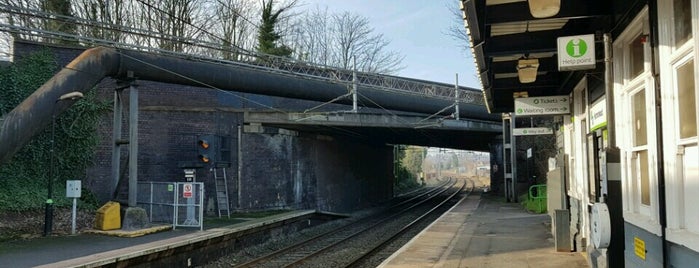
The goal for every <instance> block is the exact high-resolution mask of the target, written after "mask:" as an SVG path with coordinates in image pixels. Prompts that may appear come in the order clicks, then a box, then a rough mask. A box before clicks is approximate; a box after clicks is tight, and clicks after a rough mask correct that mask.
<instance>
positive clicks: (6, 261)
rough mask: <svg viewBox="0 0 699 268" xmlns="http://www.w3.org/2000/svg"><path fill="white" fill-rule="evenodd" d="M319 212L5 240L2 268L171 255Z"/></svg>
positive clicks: (112, 263)
mask: <svg viewBox="0 0 699 268" xmlns="http://www.w3.org/2000/svg"><path fill="white" fill-rule="evenodd" d="M315 213H316V211H314V210H302V211H291V212H286V213H281V214H277V215H273V216H269V217H264V218H257V219H248V220H245V221H242V222H240V223H237V224H233V225H228V226H214V225H212V226H209V227H207V226H204V227H205V229H204V230H203V231H199V228H177V229H175V230H169V231H165V232H157V233H151V234H148V235H143V236H138V237H128V236H123V235H118V234H116V235H103V234H94V233H81V234H78V235H74V236H51V237H42V238H38V239H32V240H25V241H11V242H5V243H0V267H13V268H18V267H99V266H115V265H116V263H117V262H120V261H122V260H125V259H132V258H139V257H143V256H147V255H148V254H151V253H154V252H163V254H169V253H170V252H173V251H178V250H182V249H183V248H184V250H191V249H189V248H188V247H191V246H192V245H197V244H198V243H209V241H210V240H211V239H212V238H218V239H219V240H220V239H230V237H235V236H236V235H237V234H239V233H245V232H246V231H249V230H253V229H255V228H259V227H262V226H269V225H276V224H285V223H286V221H289V220H297V219H299V218H302V217H306V216H309V217H310V216H311V215H312V214H315ZM227 237H228V238H227ZM127 266H128V265H127Z"/></svg>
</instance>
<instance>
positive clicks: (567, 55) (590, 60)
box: [558, 34, 596, 71]
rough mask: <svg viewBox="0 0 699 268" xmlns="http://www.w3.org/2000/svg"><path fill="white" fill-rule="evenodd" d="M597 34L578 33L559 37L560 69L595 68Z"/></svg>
mask: <svg viewBox="0 0 699 268" xmlns="http://www.w3.org/2000/svg"><path fill="white" fill-rule="evenodd" d="M595 63H596V61H595V35H594V34H586V35H576V36H565V37H559V38H558V70H559V71H571V70H584V69H594V68H595Z"/></svg>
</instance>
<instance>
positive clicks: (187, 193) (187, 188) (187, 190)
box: [182, 183, 192, 198]
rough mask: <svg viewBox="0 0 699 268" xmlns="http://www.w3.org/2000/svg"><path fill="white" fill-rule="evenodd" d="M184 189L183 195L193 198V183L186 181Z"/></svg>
mask: <svg viewBox="0 0 699 268" xmlns="http://www.w3.org/2000/svg"><path fill="white" fill-rule="evenodd" d="M183 188H184V189H183V191H182V197H184V198H192V184H191V183H185V184H184V187H183Z"/></svg>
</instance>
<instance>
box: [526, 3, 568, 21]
mask: <svg viewBox="0 0 699 268" xmlns="http://www.w3.org/2000/svg"><path fill="white" fill-rule="evenodd" d="M527 2H529V12H531V13H532V17H534V18H548V17H553V16H556V14H558V11H559V10H560V9H561V0H528V1H527Z"/></svg>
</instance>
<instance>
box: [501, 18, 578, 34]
mask: <svg viewBox="0 0 699 268" xmlns="http://www.w3.org/2000/svg"><path fill="white" fill-rule="evenodd" d="M567 22H568V19H545V20H531V21H520V22H508V23H497V24H493V25H491V27H490V36H498V35H508V34H517V33H524V32H527V31H529V32H538V31H549V30H558V29H561V28H563V26H565V25H566V23H567Z"/></svg>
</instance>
